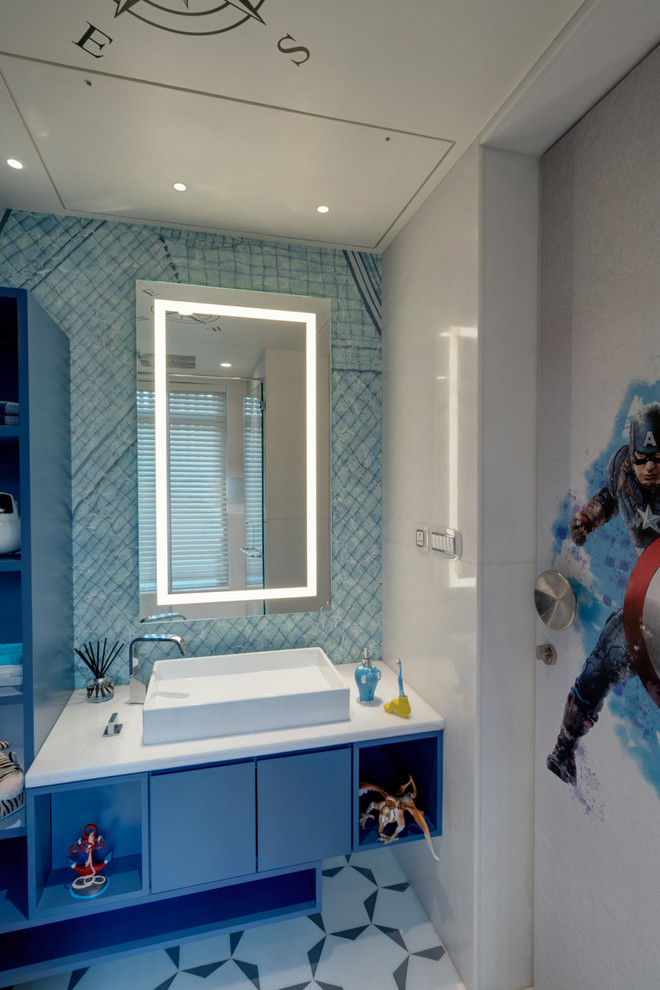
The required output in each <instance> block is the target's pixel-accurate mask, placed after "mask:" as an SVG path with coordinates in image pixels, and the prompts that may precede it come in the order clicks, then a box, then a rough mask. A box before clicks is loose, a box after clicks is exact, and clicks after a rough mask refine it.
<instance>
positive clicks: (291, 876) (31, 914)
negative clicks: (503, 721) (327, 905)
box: [0, 732, 442, 984]
mask: <svg viewBox="0 0 660 990" xmlns="http://www.w3.org/2000/svg"><path fill="white" fill-rule="evenodd" d="M360 769H361V770H364V771H367V770H368V771H369V773H370V774H371V776H372V777H376V778H377V779H378V781H382V782H383V787H384V788H387V787H390V788H391V787H393V786H394V784H396V786H400V784H401V783H402V782H405V780H407V778H408V775H409V774H412V775H413V777H414V779H415V783H416V785H417V788H418V796H419V797H418V804H419V806H421V802H422V800H423V801H424V803H425V807H424V811H425V813H426V817H427V821H428V823H429V827H430V829H431V832H432V834H434V835H439V834H440V814H441V798H442V733H441V732H434V733H425V734H422V735H419V736H410V737H405V736H403V737H401V736H399V737H391V738H387V739H382V740H377V741H375V742H354V743H350V744H347V745H342V746H336V747H330V748H323V749H315V750H304V751H299V752H291V753H282V754H274V755H272V756H264V757H257V758H254V759H247V760H240V761H236V762H232V763H218V764H210V765H204V766H191V767H183V768H176V769H172V770H154V771H152V772H148V773H135V774H126V775H123V776H117V777H106V778H100V779H95V780H83V781H75V782H72V783H65V784H60V785H57V786H54V787H37V788H30V789H29V791H28V821H29V828H28V836H27V840H25V839H23V840H21V839H16V840H13V841H12V842H11V843H10V842H5V843H0V856H2V854H3V852H6V853H7V856H6V860H7V863H6V867H7V868H6V869H5V868H4V867H3V865H2V862H1V861H0V875H1V876H3V878H6V886H5V890H4V893H3V892H2V891H0V967H1V968H0V984H2V983H3V981H4V983H5V984H6V983H11V982H12V981H19V980H28V979H36V978H38V977H43V976H47V975H50V974H54V973H57V972H62V971H67V970H69V969H76V968H80V967H82V966H86V965H91V964H92V963H98V962H101V961H104V960H108V959H111V958H118V957H120V956H127V955H131V954H132V953H135V952H140V951H143V950H145V949H146V948H153V946H155V945H158V946H161V947H164V948H165V947H169V946H173V945H179V944H181V943H182V942H186V941H189V940H191V939H195V938H200V937H202V936H204V935H206V934H213V933H217V932H219V931H235V930H239V929H243V928H246V927H250V926H253V925H259V924H264V923H267V922H269V921H274V920H283V919H285V918H292V917H299V916H301V915H309V914H313V913H316V912H318V911H320V910H321V866H322V861H323V860H324V859H328V858H331V857H335V856H341V855H348V854H349V853H351V852H353V851H358V850H360V849H363V848H366V847H369V846H372V847H373V845H376V844H377V839H375V838H374V836H373V835H372V832H371V830H363V829H361V828H360V827H359V813H360V796H359V788H358V783H359V774H358V771H359V770H360ZM388 774H389V776H388ZM88 822H93V823H94V824H95V825H96V826H97V827H98V830H99V832H100V833H102V834H103V837H104V839H105V841H106V845H107V848H109V849H111V850H112V858H111V860H110V862H109V863H108V865H107V866H106V867H104V869H103V873H104V874H105V875H106V876H107V877H108V881H109V882H108V886H107V889H106V890H105V891H104V893H103V894H102V895H101V896H99V897H97V898H95V899H93V900H91V901H88V902H83V903H81V902H80V901H79V900H77V899H75V898H73V897H72V896H71V893H70V890H69V887H70V884H71V881H72V879H73V878H74V877H75V874H74V873H73V871H72V870H71V868H70V865H69V864H68V857H67V853H68V849H69V846H70V845H71V844H72V843H73V842H74V841H75V839H76V838H77V836H78V835H79V834H80V833H81V830H82V828H83V826H84V825H85V824H87V823H88ZM415 828H416V827H415V826H413V827H412V828H410V829H407V831H406V834H405V836H404V838H402V839H401V840H400V841H413V840H415V839H419V838H423V836H422V833H421V830H419V829H417V830H416V831H415ZM397 841H399V840H397ZM9 846H13V847H14V851H12V852H10V851H9V848H8V847H9ZM21 859H22V863H23V865H22V866H21V865H20V860H21ZM24 873H26V874H27V877H28V883H27V894H26V892H25V883H24V882H23V883H21V881H20V878H21V876H22V875H23V874H24Z"/></svg>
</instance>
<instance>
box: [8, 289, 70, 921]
mask: <svg viewBox="0 0 660 990" xmlns="http://www.w3.org/2000/svg"><path fill="white" fill-rule="evenodd" d="M69 381H70V379H69V342H68V339H67V338H66V336H65V335H64V334H63V333H62V331H61V330H60V329H59V328H58V327H57V326H56V325H55V323H54V322H53V321H52V319H51V318H50V317H49V316H48V314H47V313H45V312H44V310H43V309H42V308H41V307H40V306H39V304H38V303H37V302H36V301H35V300H34V298H33V297H32V296H31V295H30V294H29V293H28V292H27V291H26V290H24V289H14V288H3V287H0V400H3V401H9V402H17V403H18V407H19V414H18V419H19V422H18V424H11V425H6V424H5V423H4V422H0V491H2V492H9V493H10V494H11V495H13V497H14V498H15V499H16V501H17V503H18V506H19V511H20V518H21V548H20V551H19V552H18V553H11V554H5V555H0V644H8V643H12V644H17V643H20V644H21V645H22V664H23V683H22V684H21V685H20V686H18V685H11V686H10V685H6V686H5V685H2V684H0V739H3V740H4V739H6V740H8V741H9V743H10V745H11V750H12V751H13V752H14V753H16V756H17V759H18V761H19V762H20V764H21V766H23V767H24V768H25V769H27V768H28V767H29V766H30V764H31V762H32V760H33V759H34V755H35V754H36V753H37V751H38V750H39V748H40V747H41V745H42V743H43V741H44V740H45V738H46V736H47V735H48V733H49V732H50V730H51V728H52V726H53V724H54V723H55V721H56V720H57V718H58V716H59V714H60V712H61V711H62V709H63V708H64V705H65V704H66V702H67V700H68V698H69V696H70V694H71V691H72V689H73V662H72V657H73V648H72V626H73V617H72V573H71V479H70V450H71V444H70V413H69V404H70V402H69V400H70V396H69V387H70V386H69ZM27 832H28V826H27V811H26V809H25V808H22V809H20V810H18V811H16V812H14V814H12V815H9V816H7V817H6V818H2V819H0V928H1V929H2V930H5V931H6V930H9V931H11V930H12V928H13V927H14V926H17V929H20V928H21V926H22V925H23V924H24V923H25V918H26V912H27V889H28V886H27V838H26V836H27Z"/></svg>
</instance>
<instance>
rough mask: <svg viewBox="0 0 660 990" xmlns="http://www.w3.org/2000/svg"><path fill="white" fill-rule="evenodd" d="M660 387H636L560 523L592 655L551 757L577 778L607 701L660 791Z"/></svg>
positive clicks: (568, 777)
mask: <svg viewBox="0 0 660 990" xmlns="http://www.w3.org/2000/svg"><path fill="white" fill-rule="evenodd" d="M659 395H660V383H657V384H655V385H653V386H652V385H648V384H643V383H634V384H632V385H630V386H629V388H628V391H627V395H626V397H625V399H624V402H623V403H622V406H621V410H620V412H619V414H618V416H617V417H616V421H615V424H614V429H613V433H612V442H611V444H610V445H609V446H608V449H607V450H605V451H604V452H603V454H602V455H601V456H600V457H598V458H597V460H596V461H595V462H594V463H593V464H592V465H590V467H589V468H588V469H587V471H586V472H585V482H586V485H587V491H588V492H591V493H592V494H591V496H590V497H589V498H588V499H587V501H586V503H583V504H580V503H579V502H577V501H576V499H575V497H574V496H573V495H572V494H569V495H568V496H567V497H566V498H565V499H564V500H563V504H562V507H561V508H562V514H561V518H559V519H558V520H557V521H556V523H555V525H554V527H553V535H554V540H555V544H554V549H555V551H556V555H557V556H558V557H559V556H563V557H564V558H566V557H567V556H568V558H569V559H570V562H571V563H570V565H569V567H570V569H571V571H572V572H573V574H577V575H578V578H577V579H575V578H574V582H573V583H576V584H580V583H581V581H580V578H579V575H580V571H581V570H582V571H583V572H585V571H587V570H588V572H589V575H588V579H587V578H586V576H585V579H584V584H583V587H582V588H578V589H577V597H578V602H579V603H580V608H579V614H580V615H581V618H582V627H583V633H582V642H583V647H584V654H585V656H586V660H585V661H584V663H583V665H582V669H581V670H580V672H579V674H578V676H577V677H576V679H575V681H574V683H573V685H572V686H571V688H570V690H569V692H568V697H567V700H566V704H565V707H564V712H563V717H562V720H561V726H560V728H559V734H558V736H557V740H556V744H555V747H554V749H553V750H552V752H551V753H550V754H549V755H548V757H547V760H546V764H547V767H548V769H549V770H551V771H552V773H554V774H556V776H557V777H558V778H559V779H560V780H562V781H564V782H566V783H567V784H569V785H573V786H575V785H576V784H577V782H578V778H579V756H580V751H579V743H580V740H581V739H582V738H583V737H584V736H585V735H586V734H587V733H588V732H589V731H590V730H591V729H592V728H593V727H594V725H595V724H596V723H597V722H598V719H599V717H600V716H601V713H602V711H603V708H604V706H605V704H606V703H607V709H608V713H611V715H613V716H614V719H615V728H616V733H617V736H618V738H619V740H620V742H621V743H622V744H623V746H624V748H625V749H626V751H627V752H629V753H630V755H631V757H632V758H633V759H634V760H635V761H636V762H637V765H638V767H639V769H640V771H641V772H642V773H643V775H644V777H645V778H646V779H647V780H648V781H649V782H650V783H651V784H652V785H653V786H654V787H655V789H656V791H657V792H658V794H659V796H660V743H659V739H660V402H659V401H657V397H658V396H659ZM622 440H623V441H624V442H623V443H622V442H621V441H622ZM567 520H568V521H567ZM656 575H657V580H656ZM656 599H657V601H656ZM594 625H597V626H600V628H601V631H600V633H599V634H598V635H597V638H596V641H595V642H594V636H593V628H594ZM576 755H577V756H578V760H577V762H576Z"/></svg>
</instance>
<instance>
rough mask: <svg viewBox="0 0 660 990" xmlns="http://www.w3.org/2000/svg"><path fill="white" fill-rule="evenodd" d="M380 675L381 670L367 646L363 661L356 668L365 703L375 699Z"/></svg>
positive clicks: (357, 680) (357, 679) (358, 684)
mask: <svg viewBox="0 0 660 990" xmlns="http://www.w3.org/2000/svg"><path fill="white" fill-rule="evenodd" d="M380 677H381V674H380V670H379V669H378V667H375V666H374V665H373V663H372V662H371V650H370V649H369V647H368V646H365V648H364V650H363V651H362V661H361V663H359V664H358V665H357V667H356V670H355V683H356V684H357V686H358V691H359V693H360V701H362V702H363V703H364V704H368V703H369V702H371V701H373V700H374V691H375V690H376V685H377V684H378V681H379V680H380Z"/></svg>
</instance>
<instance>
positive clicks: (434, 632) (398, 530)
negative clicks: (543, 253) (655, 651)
mask: <svg viewBox="0 0 660 990" xmlns="http://www.w3.org/2000/svg"><path fill="white" fill-rule="evenodd" d="M478 190H479V156H478V152H477V151H476V149H475V150H474V151H473V152H471V153H470V154H469V155H468V156H466V157H465V158H464V159H462V161H461V162H460V163H459V165H458V166H457V167H456V168H454V169H453V171H452V172H450V173H449V175H448V176H447V177H446V178H445V179H444V181H443V182H442V185H441V187H439V189H438V190H437V191H436V193H435V194H434V195H433V196H432V197H431V199H430V200H429V201H428V202H427V203H426V204H425V206H424V207H423V208H422V209H421V210H420V211H419V212H418V213H417V214H416V216H415V217H414V218H413V219H412V221H411V222H410V223H409V224H408V225H407V226H406V227H405V228H404V230H403V231H402V232H401V233H400V234H399V235H398V237H397V238H396V240H395V241H394V242H393V244H392V246H391V247H390V248H389V249H388V250H387V252H386V253H385V255H384V257H383V288H384V300H383V315H384V325H383V656H384V657H386V658H390V659H395V660H396V658H397V657H400V658H401V660H402V664H403V676H404V680H405V681H406V682H407V683H409V684H410V685H411V686H412V687H413V688H414V689H415V690H416V691H418V692H420V693H421V694H422V695H423V696H424V697H425V698H426V699H427V700H428V701H429V702H430V703H431V704H432V705H434V706H435V707H436V708H437V709H438V710H439V711H440V712H442V713H443V714H444V715H445V717H446V719H447V727H446V732H445V792H444V808H443V815H444V821H443V832H444V834H443V837H442V839H440V840H437V841H436V847H437V849H438V852H439V855H440V863H439V864H435V862H434V861H433V860H432V859H431V858H430V856H429V853H428V850H424V855H423V856H415V857H412V856H411V857H408V858H407V863H406V870H407V871H408V873H409V876H410V878H411V880H413V882H414V884H415V887H416V889H417V891H418V893H419V896H420V898H421V900H422V901H423V903H424V906H425V907H426V910H427V911H428V913H429V917H430V918H431V920H432V921H433V923H434V925H435V927H436V928H437V930H438V931H439V932H440V934H441V937H442V938H443V939H444V941H445V944H446V946H447V949H448V951H449V954H450V956H451V958H452V960H453V962H454V964H455V965H456V966H457V967H458V969H459V970H460V972H461V974H462V976H463V979H464V980H465V981H466V982H467V983H468V985H472V984H473V976H474V973H473V970H474V959H473V949H474V933H475V894H474V890H475V866H476V864H475V855H474V853H475V817H476V806H475V782H476V768H475V747H476V705H477V692H476V681H477V678H476V670H477V615H478V606H477V588H476V582H477V544H478V537H477V528H478V509H479V506H478V497H477V496H478V493H477V450H478V398H477V397H478V362H477V340H476V328H477V309H478V306H477V292H476V287H477V279H478V250H479V243H478V224H479V214H478ZM462 327H463V328H469V330H470V332H471V333H473V334H474V335H475V336H461V335H460V333H461V331H460V328H462ZM452 376H454V378H453V380H452ZM450 429H451V431H452V433H451V435H450ZM456 434H458V435H456ZM459 441H460V442H459ZM454 444H456V446H455V447H453V446H452V445H454ZM453 449H455V450H457V451H458V452H459V453H460V456H458V457H456V456H454V458H453V459H454V468H453V476H452V473H451V467H450V455H451V452H452V451H453ZM455 492H458V493H460V501H459V500H457V499H456V497H455ZM450 505H451V508H450ZM417 523H426V524H427V525H428V526H429V527H431V526H433V525H439V526H442V525H444V526H449V525H451V526H454V527H458V528H460V530H461V531H462V533H463V534H464V539H465V547H464V556H463V560H462V561H460V562H459V563H458V564H453V563H449V562H448V561H447V560H444V559H441V558H440V556H439V555H438V554H436V553H431V552H428V553H424V552H423V551H420V550H417V549H416V547H415V526H416V524H417ZM452 578H453V579H454V581H455V582H456V583H457V586H456V587H452V586H451V584H450V581H451V580H452ZM458 582H461V583H458Z"/></svg>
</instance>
